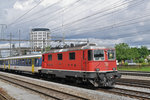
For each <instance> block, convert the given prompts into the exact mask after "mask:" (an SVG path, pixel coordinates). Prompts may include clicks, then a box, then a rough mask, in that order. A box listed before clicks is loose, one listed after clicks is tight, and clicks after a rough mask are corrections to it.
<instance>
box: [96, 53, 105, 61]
mask: <svg viewBox="0 0 150 100" xmlns="http://www.w3.org/2000/svg"><path fill="white" fill-rule="evenodd" d="M94 60H97V61H102V60H104V50H94Z"/></svg>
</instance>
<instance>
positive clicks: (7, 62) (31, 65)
mask: <svg viewBox="0 0 150 100" xmlns="http://www.w3.org/2000/svg"><path fill="white" fill-rule="evenodd" d="M41 57H42V55H41V54H40V55H25V56H16V57H7V58H0V69H2V70H15V71H25V72H32V73H35V72H38V70H39V69H41V64H42V58H41Z"/></svg>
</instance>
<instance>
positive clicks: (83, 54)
mask: <svg viewBox="0 0 150 100" xmlns="http://www.w3.org/2000/svg"><path fill="white" fill-rule="evenodd" d="M88 50H93V51H94V49H86V50H82V49H81V50H76V51H65V52H57V53H45V54H43V55H44V57H45V58H44V61H43V62H42V68H44V69H57V70H58V69H60V70H73V71H96V69H99V71H113V68H115V69H117V66H116V60H115V59H113V60H108V56H107V51H108V50H109V49H96V50H104V60H102V61H99V60H94V59H92V60H90V61H89V60H88ZM112 50H114V49H112ZM69 53H75V59H72V60H70V59H69ZM58 54H62V60H58ZM48 55H52V60H48Z"/></svg>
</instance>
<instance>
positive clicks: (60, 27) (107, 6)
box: [40, 1, 120, 28]
mask: <svg viewBox="0 0 150 100" xmlns="http://www.w3.org/2000/svg"><path fill="white" fill-rule="evenodd" d="M118 3H120V1H119V2H118V1H117V2H115V3H113V5H116V4H118ZM113 5H108V6H106V7H104V8H103V10H105V8H108V7H110V6H113ZM71 19H72V18H71ZM49 20H53V19H49ZM49 22H50V21H49ZM43 23H45V21H43ZM40 25H41V23H40ZM59 28H61V26H60V27H59Z"/></svg>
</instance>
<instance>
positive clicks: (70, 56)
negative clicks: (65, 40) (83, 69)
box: [69, 52, 75, 60]
mask: <svg viewBox="0 0 150 100" xmlns="http://www.w3.org/2000/svg"><path fill="white" fill-rule="evenodd" d="M69 59H70V60H75V52H72V53H69Z"/></svg>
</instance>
